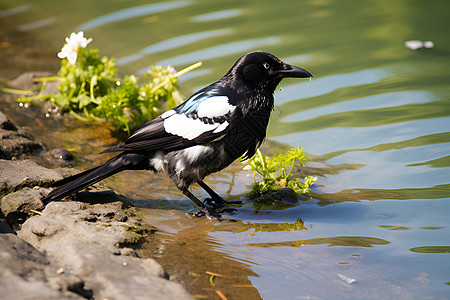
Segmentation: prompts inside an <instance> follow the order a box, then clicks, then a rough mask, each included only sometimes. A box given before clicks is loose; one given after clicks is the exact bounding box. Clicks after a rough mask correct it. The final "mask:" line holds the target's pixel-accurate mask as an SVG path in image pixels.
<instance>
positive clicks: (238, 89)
mask: <svg viewBox="0 0 450 300" xmlns="http://www.w3.org/2000/svg"><path fill="white" fill-rule="evenodd" d="M288 77H291V78H309V77H312V75H311V73H309V72H308V71H306V70H305V69H302V68H300V67H297V66H294V65H290V64H287V63H285V62H283V61H282V60H280V59H278V58H277V57H276V56H274V55H273V54H270V53H268V52H265V51H253V52H250V53H247V54H245V55H243V56H242V57H240V58H239V59H238V60H237V61H236V62H235V64H234V65H233V66H232V67H231V69H229V71H228V72H227V73H226V74H225V75H224V76H223V77H222V78H221V79H219V80H218V81H216V82H214V83H212V84H210V85H208V86H206V87H204V88H202V89H200V90H199V91H197V92H195V93H194V94H193V95H192V96H190V97H189V98H188V99H187V100H186V101H184V102H183V103H181V104H180V105H178V106H177V107H175V108H173V109H170V110H168V111H166V112H164V113H162V114H161V115H160V116H158V117H156V118H154V119H152V120H150V121H148V122H147V123H145V124H143V125H142V126H141V127H139V128H138V129H137V130H136V131H135V132H133V133H132V134H131V135H130V136H129V137H128V138H127V139H126V140H125V141H124V142H122V143H120V144H118V145H115V146H113V147H111V148H109V149H106V150H104V151H103V152H101V153H109V152H119V154H118V155H116V156H114V157H113V158H111V159H109V160H108V161H106V162H105V163H104V164H103V165H100V166H97V167H94V168H92V169H89V170H87V171H84V172H81V173H79V174H76V175H73V176H70V177H67V178H64V179H62V180H60V181H57V182H56V183H54V184H53V186H54V187H56V189H54V190H52V191H51V192H50V193H49V194H48V195H46V196H44V197H43V198H42V201H43V202H44V203H45V204H47V203H49V202H51V201H57V200H61V199H62V198H64V197H66V196H69V195H71V194H73V193H76V192H78V191H81V190H83V189H85V188H87V187H88V186H90V185H92V184H94V183H97V182H99V181H101V180H103V179H105V178H107V177H109V176H111V175H114V174H116V173H118V172H121V171H124V170H150V171H153V172H155V173H156V172H160V171H165V172H166V173H167V174H168V176H169V178H170V179H171V180H172V181H173V182H174V184H175V186H176V187H177V188H178V189H179V190H180V191H181V192H182V193H183V194H184V195H185V196H186V197H188V198H189V199H190V200H192V201H193V202H194V203H195V204H196V205H197V206H198V207H199V210H198V215H200V216H204V215H206V216H207V217H209V218H214V217H217V213H216V209H217V208H219V207H222V206H225V205H226V204H228V203H229V201H225V200H224V199H223V198H222V197H221V196H219V195H218V194H217V193H216V192H215V191H214V190H213V189H211V188H210V187H209V186H208V185H206V183H205V182H204V178H205V177H206V176H208V175H210V174H212V173H215V172H218V171H220V170H223V169H224V168H226V167H228V166H229V165H230V164H231V163H232V162H233V161H235V160H236V159H238V158H240V157H242V158H243V159H247V158H250V157H252V156H253V155H254V154H255V152H256V151H257V149H258V148H259V147H260V146H261V144H262V142H263V141H264V140H265V137H266V130H267V125H268V122H269V118H270V114H271V112H272V110H273V109H274V95H273V94H274V92H275V89H276V87H277V86H278V84H279V83H280V82H281V80H282V79H284V78H288ZM194 183H197V184H198V185H199V186H200V187H201V188H203V189H204V190H205V191H206V193H207V194H209V196H210V197H211V198H208V199H206V200H205V201H204V202H202V201H200V200H199V199H198V198H197V197H196V196H195V195H194V194H192V192H190V190H189V188H190V186H191V185H192V184H194Z"/></svg>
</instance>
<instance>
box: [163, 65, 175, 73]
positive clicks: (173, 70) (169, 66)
mask: <svg viewBox="0 0 450 300" xmlns="http://www.w3.org/2000/svg"><path fill="white" fill-rule="evenodd" d="M166 68H167V71H169V72H170V73H172V74H177V70H175V68H174V67H172V66H171V65H168V66H167V67H166Z"/></svg>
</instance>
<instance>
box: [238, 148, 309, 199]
mask: <svg viewBox="0 0 450 300" xmlns="http://www.w3.org/2000/svg"><path fill="white" fill-rule="evenodd" d="M307 160H308V158H307V157H306V155H305V154H304V153H303V149H302V148H301V147H298V148H291V149H290V150H289V152H285V153H280V154H275V155H273V156H272V157H270V156H267V155H263V154H262V153H261V151H259V150H258V151H257V153H256V154H255V155H254V156H253V157H252V158H250V159H248V160H245V161H242V162H243V163H244V164H245V165H246V166H245V167H244V170H246V171H253V179H254V181H255V183H254V185H253V188H252V191H251V194H253V195H266V194H268V193H270V192H272V191H274V190H277V189H280V188H285V187H288V188H291V189H293V190H294V191H295V192H296V193H298V194H307V193H309V187H310V186H311V185H312V184H313V183H314V182H316V181H317V177H313V176H307V177H305V178H304V179H303V183H302V182H300V181H299V178H297V177H295V176H293V175H292V171H293V169H294V166H295V163H296V162H298V164H300V166H305V162H306V161H307ZM256 174H259V175H260V177H261V179H262V180H257V179H256Z"/></svg>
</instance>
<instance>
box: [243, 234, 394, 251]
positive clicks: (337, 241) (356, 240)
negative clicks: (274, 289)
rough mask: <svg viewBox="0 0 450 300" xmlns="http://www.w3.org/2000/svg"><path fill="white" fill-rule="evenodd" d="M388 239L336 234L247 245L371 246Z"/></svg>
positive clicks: (384, 243) (385, 242)
mask: <svg viewBox="0 0 450 300" xmlns="http://www.w3.org/2000/svg"><path fill="white" fill-rule="evenodd" d="M389 243H390V242H389V241H385V240H383V239H379V238H373V237H364V236H336V237H331V238H314V239H310V240H300V241H284V242H279V243H247V246H249V247H283V246H289V247H297V248H298V247H303V246H305V245H328V246H329V247H332V246H347V247H372V246H373V245H387V244H389Z"/></svg>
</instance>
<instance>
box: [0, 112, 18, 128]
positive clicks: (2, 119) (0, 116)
mask: <svg viewBox="0 0 450 300" xmlns="http://www.w3.org/2000/svg"><path fill="white" fill-rule="evenodd" d="M0 129H4V130H9V131H17V127H16V126H15V125H14V124H13V123H12V122H11V121H10V120H9V119H8V117H6V115H5V114H4V113H2V112H1V111H0Z"/></svg>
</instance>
